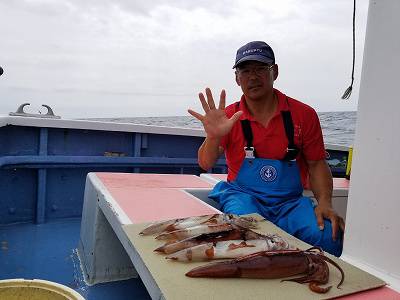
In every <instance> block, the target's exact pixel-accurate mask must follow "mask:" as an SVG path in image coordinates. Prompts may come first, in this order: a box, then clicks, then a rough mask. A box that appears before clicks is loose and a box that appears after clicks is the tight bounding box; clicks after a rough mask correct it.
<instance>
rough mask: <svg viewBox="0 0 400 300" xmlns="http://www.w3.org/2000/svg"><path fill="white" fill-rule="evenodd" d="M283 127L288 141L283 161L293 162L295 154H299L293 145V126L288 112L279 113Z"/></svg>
mask: <svg viewBox="0 0 400 300" xmlns="http://www.w3.org/2000/svg"><path fill="white" fill-rule="evenodd" d="M281 115H282V119H283V125H284V127H285V132H286V137H287V139H288V147H287V150H286V155H285V157H284V158H283V160H294V159H296V156H297V154H299V148H297V146H296V145H295V144H294V126H293V119H292V114H291V113H290V110H283V111H281Z"/></svg>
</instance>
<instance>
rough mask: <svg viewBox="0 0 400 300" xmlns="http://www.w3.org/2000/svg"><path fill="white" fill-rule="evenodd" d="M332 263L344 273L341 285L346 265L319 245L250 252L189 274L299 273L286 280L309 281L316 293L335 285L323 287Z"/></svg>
mask: <svg viewBox="0 0 400 300" xmlns="http://www.w3.org/2000/svg"><path fill="white" fill-rule="evenodd" d="M327 262H328V263H330V264H332V265H333V266H335V267H336V268H337V269H338V270H339V271H340V274H341V279H340V282H339V283H338V284H337V288H339V287H340V286H341V285H342V283H343V281H344V272H343V270H342V268H341V267H340V266H339V265H338V264H337V263H336V262H335V261H333V260H332V259H330V258H329V257H327V256H325V255H324V253H323V251H322V250H321V249H320V248H318V247H312V248H310V249H308V250H305V251H302V250H280V251H261V252H257V253H254V254H249V255H247V256H243V257H240V258H237V259H234V260H229V261H223V262H217V263H211V264H208V265H205V266H200V267H197V268H194V269H192V270H191V271H189V272H187V273H186V276H188V277H212V278H226V277H228V278H232V277H242V278H266V279H275V278H287V277H292V276H298V277H296V278H291V279H283V280H282V281H294V282H297V283H301V284H302V283H308V284H309V285H308V286H309V288H310V290H311V291H313V292H316V293H327V292H328V291H329V290H330V289H331V287H332V286H328V287H321V286H320V285H323V284H326V283H328V280H329V267H328V264H327Z"/></svg>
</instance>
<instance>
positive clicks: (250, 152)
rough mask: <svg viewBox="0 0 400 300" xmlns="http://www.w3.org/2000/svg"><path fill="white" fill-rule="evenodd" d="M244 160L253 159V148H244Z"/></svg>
mask: <svg viewBox="0 0 400 300" xmlns="http://www.w3.org/2000/svg"><path fill="white" fill-rule="evenodd" d="M244 152H245V153H246V158H254V157H255V156H254V147H244Z"/></svg>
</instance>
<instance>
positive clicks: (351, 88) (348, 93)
mask: <svg viewBox="0 0 400 300" xmlns="http://www.w3.org/2000/svg"><path fill="white" fill-rule="evenodd" d="M355 63H356V0H354V5H353V68H352V71H351V84H350V86H349V87H348V88H347V90H346V91H345V92H344V94H343V96H342V99H349V98H350V95H351V92H352V91H353V83H354V65H355Z"/></svg>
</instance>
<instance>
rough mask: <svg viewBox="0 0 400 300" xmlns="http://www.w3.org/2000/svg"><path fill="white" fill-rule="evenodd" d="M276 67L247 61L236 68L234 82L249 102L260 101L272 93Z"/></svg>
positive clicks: (276, 71)
mask: <svg viewBox="0 0 400 300" xmlns="http://www.w3.org/2000/svg"><path fill="white" fill-rule="evenodd" d="M277 73H278V68H277V65H268V64H264V63H262V62H258V61H247V62H244V63H242V64H240V65H239V66H238V67H237V68H236V72H235V74H236V82H237V84H238V85H240V87H241V88H242V91H243V94H244V95H245V96H246V98H248V99H250V100H260V99H263V98H264V97H265V96H268V95H270V94H271V92H272V91H273V85H274V80H275V79H276V77H277V75H278V74H277Z"/></svg>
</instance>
